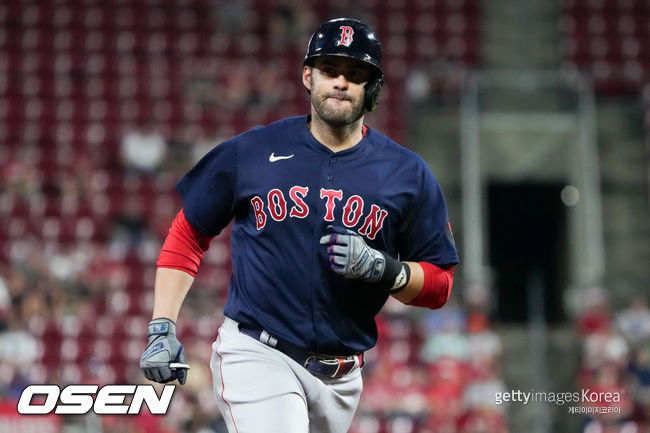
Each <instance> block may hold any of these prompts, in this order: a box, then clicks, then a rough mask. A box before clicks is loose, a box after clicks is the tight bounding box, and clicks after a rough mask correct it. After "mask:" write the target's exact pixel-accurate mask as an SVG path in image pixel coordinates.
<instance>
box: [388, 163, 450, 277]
mask: <svg viewBox="0 0 650 433" xmlns="http://www.w3.org/2000/svg"><path fill="white" fill-rule="evenodd" d="M419 172H420V173H419V182H418V183H419V189H418V190H419V193H418V194H417V195H416V196H415V197H414V200H413V202H414V205H413V206H412V208H411V211H410V212H409V214H408V215H407V217H406V220H405V223H404V225H403V226H402V228H401V230H400V242H399V245H400V247H399V253H400V260H403V261H417V262H429V263H433V264H436V265H446V264H456V263H458V252H457V251H456V245H455V243H454V238H453V234H452V231H451V224H450V222H449V215H448V212H447V203H446V201H445V197H444V195H443V193H442V189H441V188H440V185H439V184H438V181H437V180H436V178H435V177H434V176H433V173H431V170H429V167H428V166H427V165H426V164H425V163H424V161H421V168H420V170H419Z"/></svg>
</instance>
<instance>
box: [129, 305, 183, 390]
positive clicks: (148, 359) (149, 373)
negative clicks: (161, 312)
mask: <svg viewBox="0 0 650 433" xmlns="http://www.w3.org/2000/svg"><path fill="white" fill-rule="evenodd" d="M140 368H141V369H142V371H143V372H144V375H145V377H146V378H147V379H149V380H153V381H154V382H158V383H167V382H171V381H172V380H174V379H178V382H179V383H180V384H181V385H184V384H185V380H186V379H187V370H189V369H190V366H189V365H188V364H186V363H185V352H184V351H183V345H182V344H181V343H180V341H178V339H177V338H176V325H175V324H174V322H172V321H171V320H169V319H165V318H162V317H161V318H157V319H153V320H152V321H151V322H149V344H148V345H147V348H146V349H145V351H144V353H143V354H142V357H141V358H140Z"/></svg>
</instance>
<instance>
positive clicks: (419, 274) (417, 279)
mask: <svg viewBox="0 0 650 433" xmlns="http://www.w3.org/2000/svg"><path fill="white" fill-rule="evenodd" d="M402 263H404V264H405V265H406V266H408V267H409V268H410V269H411V277H410V279H409V282H408V283H407V284H406V287H404V289H402V290H401V291H399V292H397V293H395V294H394V295H392V296H393V298H395V299H397V300H398V301H400V302H402V303H404V304H408V303H409V302H411V301H412V300H413V299H415V298H417V297H418V295H419V294H420V292H421V291H422V286H423V285H424V271H423V270H422V266H420V264H419V263H416V262H402Z"/></svg>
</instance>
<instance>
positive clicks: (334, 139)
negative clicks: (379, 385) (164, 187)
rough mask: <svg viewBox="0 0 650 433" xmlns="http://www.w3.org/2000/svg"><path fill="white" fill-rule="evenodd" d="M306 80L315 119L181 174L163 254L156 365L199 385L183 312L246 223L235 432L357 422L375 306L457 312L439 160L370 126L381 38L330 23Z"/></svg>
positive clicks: (230, 147)
mask: <svg viewBox="0 0 650 433" xmlns="http://www.w3.org/2000/svg"><path fill="white" fill-rule="evenodd" d="M261 73H263V72H261ZM302 82H303V84H304V86H305V88H306V89H307V91H308V92H309V94H310V100H311V110H310V111H311V113H310V115H306V116H299V117H292V118H287V119H283V120H280V121H278V122H275V123H272V124H271V125H268V126H266V127H257V128H254V129H252V130H250V131H247V132H245V133H243V134H241V135H238V136H236V137H234V138H232V139H230V140H227V141H226V142H224V143H222V144H220V145H218V146H217V147H215V148H214V149H213V150H212V151H211V152H209V153H208V154H207V155H206V156H205V157H204V158H203V159H202V160H201V161H199V162H198V163H197V165H196V166H195V167H193V168H192V169H191V170H190V171H189V172H188V173H187V174H186V175H185V176H184V177H183V178H182V179H181V180H180V182H179V183H178V184H177V185H176V187H177V190H178V191H179V193H180V195H181V196H182V199H183V208H182V209H181V210H180V212H179V213H178V215H177V216H176V218H175V220H174V221H173V223H172V226H171V228H170V230H169V235H168V237H167V239H166V240H165V243H164V245H163V247H162V251H161V253H160V257H159V259H158V262H157V264H158V269H157V273H156V281H155V302H154V311H153V320H152V321H151V323H150V324H149V345H148V346H147V348H146V349H145V352H144V354H143V355H142V359H141V362H140V366H141V368H142V369H143V370H144V374H145V376H146V377H147V378H148V379H150V380H154V381H156V382H162V383H164V382H169V381H172V380H175V379H178V381H179V382H180V383H181V384H183V383H184V382H185V379H186V375H187V371H188V366H187V365H186V364H185V355H184V353H183V346H182V345H181V343H180V342H179V341H178V339H177V338H176V335H175V321H176V319H177V316H178V312H179V309H180V307H181V304H182V302H183V299H184V297H185V295H186V293H187V291H188V290H189V288H190V286H191V284H192V281H193V279H194V276H195V275H196V273H197V270H198V267H199V263H200V261H201V257H202V255H203V253H204V252H205V251H206V250H207V249H208V246H209V243H210V239H212V237H214V236H216V235H217V234H219V232H220V231H221V230H222V229H223V228H224V227H226V226H227V225H228V224H229V222H230V221H231V220H234V225H233V227H232V235H231V243H232V246H231V249H232V264H233V271H232V277H231V280H230V284H229V286H228V298H227V301H226V305H225V311H224V313H225V316H226V319H225V321H224V323H223V325H222V326H221V328H220V329H219V335H218V337H217V339H216V341H215V342H214V344H213V345H212V349H213V355H212V360H211V364H210V367H211V370H212V374H213V384H214V392H215V397H216V400H217V404H218V406H219V409H220V410H221V413H222V414H223V417H224V419H225V421H226V424H227V425H228V430H229V432H230V433H260V432H265V433H273V432H277V433H307V432H318V433H326V432H328V433H333V432H345V431H347V429H348V427H349V425H350V422H351V420H352V417H353V415H354V412H355V410H356V407H357V404H358V402H359V396H360V393H361V389H362V380H361V371H360V369H361V367H362V365H363V362H364V361H363V356H364V351H366V350H368V349H370V348H372V347H373V346H374V345H375V343H376V339H377V328H376V325H375V321H374V318H375V315H376V314H377V313H378V312H379V310H380V309H381V307H382V306H383V305H384V303H385V302H386V300H387V299H388V297H389V296H393V297H394V298H396V299H397V300H399V301H400V302H403V303H405V304H409V305H415V306H422V307H428V308H432V309H434V308H439V307H441V306H442V305H443V304H445V302H446V301H447V299H448V297H449V293H450V290H451V286H452V281H453V272H454V265H455V264H456V263H457V262H458V254H457V252H456V248H455V246H454V242H453V238H452V235H451V228H450V225H449V221H448V216H447V207H446V204H445V200H444V197H443V194H442V191H441V189H440V186H439V185H438V182H437V181H436V179H435V178H434V176H433V174H432V173H431V171H430V170H429V168H428V167H427V165H426V163H425V162H424V161H423V160H422V159H421V158H420V157H419V156H417V155H416V154H414V153H413V152H411V151H409V150H407V149H405V148H403V147H401V146H400V145H398V144H397V143H395V142H394V141H392V140H390V139H389V138H388V137H385V136H384V135H382V134H380V133H379V132H377V131H375V130H373V129H370V128H368V127H367V126H365V125H364V124H363V119H364V115H365V113H366V112H369V111H372V110H374V109H375V106H376V104H377V99H378V97H379V92H380V90H381V87H382V84H383V72H382V69H381V46H380V43H379V40H378V39H377V36H376V35H375V33H374V31H373V30H372V29H371V28H370V27H368V26H367V25H366V24H364V23H362V22H360V21H357V20H353V19H347V18H340V19H334V20H331V21H327V22H325V23H323V24H321V25H320V26H319V27H318V29H317V30H316V32H315V33H314V34H313V36H312V37H311V40H310V41H309V45H308V49H307V54H306V56H305V60H304V67H303V70H302Z"/></svg>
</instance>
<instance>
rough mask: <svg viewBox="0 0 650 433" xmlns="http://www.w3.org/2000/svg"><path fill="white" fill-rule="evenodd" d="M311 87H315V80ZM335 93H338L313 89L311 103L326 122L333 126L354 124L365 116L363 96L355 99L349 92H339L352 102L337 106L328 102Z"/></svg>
mask: <svg viewBox="0 0 650 433" xmlns="http://www.w3.org/2000/svg"><path fill="white" fill-rule="evenodd" d="M311 88H312V89H314V88H315V87H314V82H313V80H312V86H311ZM335 95H337V92H336V91H331V92H323V93H319V92H313V91H312V96H311V103H312V105H313V106H314V110H315V111H316V114H318V117H320V118H321V119H322V120H323V121H324V122H326V123H328V124H330V125H332V126H347V125H352V124H353V123H355V122H356V121H357V120H359V119H360V118H361V117H362V116H363V114H364V107H363V97H359V98H356V99H355V98H354V97H352V96H351V95H349V94H348V93H344V92H338V95H339V96H340V97H343V98H345V99H346V100H347V101H350V104H341V106H340V107H336V108H335V107H332V106H331V105H329V104H328V99H329V98H330V97H333V96H335Z"/></svg>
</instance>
